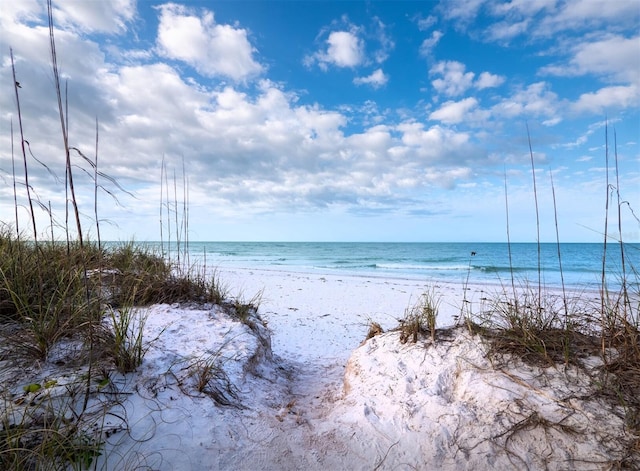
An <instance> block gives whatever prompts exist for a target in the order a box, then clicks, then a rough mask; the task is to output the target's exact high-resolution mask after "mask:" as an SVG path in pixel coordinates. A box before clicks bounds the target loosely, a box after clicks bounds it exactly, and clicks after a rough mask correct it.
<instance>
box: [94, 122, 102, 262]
mask: <svg viewBox="0 0 640 471" xmlns="http://www.w3.org/2000/svg"><path fill="white" fill-rule="evenodd" d="M95 163H96V165H95V167H94V172H93V212H94V215H95V218H96V237H97V238H98V251H101V249H102V240H101V238H100V219H99V218H98V118H97V117H96V160H95Z"/></svg>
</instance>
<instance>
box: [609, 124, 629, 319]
mask: <svg viewBox="0 0 640 471" xmlns="http://www.w3.org/2000/svg"><path fill="white" fill-rule="evenodd" d="M613 151H614V160H615V164H616V197H617V199H618V242H619V244H620V263H621V265H622V305H623V308H622V309H623V313H622V314H623V318H624V320H625V321H628V315H627V314H628V312H629V310H630V303H631V301H630V299H629V291H628V289H627V270H626V263H625V253H624V242H623V240H622V209H621V208H622V203H623V202H622V201H621V199H620V169H619V167H618V139H617V135H616V129H615V127H614V128H613Z"/></svg>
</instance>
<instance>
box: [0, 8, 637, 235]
mask: <svg viewBox="0 0 640 471" xmlns="http://www.w3.org/2000/svg"><path fill="white" fill-rule="evenodd" d="M53 11H54V23H55V37H56V47H57V55H58V64H59V67H60V73H61V77H62V79H63V83H65V84H66V85H67V86H68V108H69V112H68V119H69V139H70V145H71V146H74V147H76V148H78V149H80V150H81V151H82V152H83V153H84V154H85V155H87V156H91V157H92V158H93V156H94V155H95V141H96V136H95V128H96V119H97V120H98V129H99V151H98V156H99V163H98V165H99V168H100V170H101V171H102V172H104V173H105V174H107V175H109V176H111V177H113V178H114V179H117V181H118V182H119V184H120V185H121V186H122V187H123V188H125V189H126V190H127V191H128V192H123V191H122V190H121V189H119V188H118V187H117V186H115V185H114V184H113V183H112V182H111V181H109V180H107V179H104V178H103V179H101V180H100V181H99V183H100V184H101V185H102V186H103V187H104V189H105V190H108V193H107V192H106V191H100V192H99V194H98V210H99V211H98V212H99V217H100V219H101V223H100V229H101V234H102V238H103V239H112V240H114V239H115V240H129V239H131V238H135V239H136V240H158V239H159V238H160V224H161V219H162V224H163V228H162V229H163V231H164V237H166V234H167V231H168V230H169V227H168V226H169V224H170V223H169V219H171V220H172V221H173V222H172V224H173V229H171V230H172V231H175V226H176V225H175V216H173V215H172V213H171V211H172V210H174V209H175V206H177V207H178V208H179V211H178V213H179V214H178V224H179V225H180V224H183V220H187V219H188V226H189V237H190V239H191V240H267V241H268V240H284V241H290V240H317V241H331V240H338V241H341V240H353V241H504V240H506V237H507V223H506V221H507V210H506V209H507V206H508V216H509V233H510V237H511V240H513V241H535V240H536V238H537V229H536V208H535V204H534V192H533V176H532V170H531V157H530V153H529V144H528V138H527V127H528V129H529V132H530V137H531V145H532V148H533V157H534V159H533V160H534V166H535V169H536V170H535V176H536V178H535V181H536V188H537V196H538V204H539V212H540V239H541V240H543V241H555V239H556V226H555V217H554V198H553V194H554V192H555V207H556V211H557V217H558V221H559V223H558V232H559V234H560V238H561V240H563V241H566V242H582V241H601V240H602V233H603V232H604V220H605V205H606V195H607V180H606V178H607V168H606V152H605V129H606V127H605V123H608V135H609V148H610V161H609V172H608V173H609V179H610V184H611V186H610V189H611V192H610V194H611V195H612V196H613V197H614V200H613V201H612V203H611V208H612V211H611V215H610V217H609V221H610V224H611V227H610V232H611V233H614V232H616V233H617V228H618V223H617V207H618V205H617V193H616V191H615V190H616V189H618V188H619V190H620V198H621V201H622V202H623V203H622V204H621V214H622V228H623V230H622V232H623V233H622V237H623V239H624V240H627V241H640V222H639V221H638V219H637V217H636V215H640V144H639V142H638V139H639V138H640V29H639V25H640V3H638V2H637V1H636V0H628V1H627V0H616V1H608V0H572V1H562V0H512V1H497V0H464V1H462V0H442V1H423V2H421V1H406V2H403V1H393V2H391V1H388V2H386V1H369V2H364V1H363V2H361V1H336V2H330V1H244V0H239V1H221V2H216V1H210V2H204V1H201V2H176V3H163V2H155V1H140V2H135V1H133V0H113V1H104V2H98V1H74V0H67V1H64V2H55V1H54V2H53ZM0 31H1V32H0V35H1V36H0V45H1V48H0V55H1V57H2V64H1V67H0V87H1V92H0V179H2V181H3V184H2V186H1V187H0V198H1V199H0V219H1V220H2V221H4V222H8V223H10V224H14V225H15V214H14V192H13V184H12V182H13V177H12V175H13V172H14V166H15V173H16V178H17V182H18V183H17V187H16V188H17V199H18V205H19V227H20V228H21V229H23V230H25V231H27V232H28V230H27V228H28V227H29V224H28V214H29V213H28V211H27V209H26V208H27V200H26V194H25V193H26V191H25V185H24V176H23V174H24V171H23V164H22V155H21V152H20V147H19V142H20V137H19V134H18V133H17V112H16V99H15V91H14V88H13V79H12V71H11V61H10V57H9V48H12V49H13V54H14V59H15V68H16V74H17V79H18V81H19V82H20V84H21V88H20V89H19V93H20V95H19V97H20V106H21V109H22V118H23V128H24V133H25V135H24V138H25V139H26V140H27V141H28V142H29V145H30V149H31V152H32V153H33V157H35V158H37V159H39V160H40V161H42V162H44V163H46V164H47V165H48V166H49V167H50V169H51V170H52V171H53V172H54V173H55V174H56V176H57V179H56V178H55V177H54V176H52V175H51V174H50V173H49V172H47V171H46V170H45V169H44V168H43V167H42V166H40V165H39V164H38V163H37V162H36V161H35V160H34V158H33V157H32V156H28V164H29V178H30V185H31V187H32V189H33V196H34V198H38V201H39V202H40V203H41V205H38V204H36V216H37V222H38V231H39V232H42V233H43V234H44V233H49V231H50V226H51V222H50V221H51V218H50V217H49V215H48V214H47V212H46V211H45V210H44V209H42V206H44V207H48V206H49V205H51V208H52V212H53V216H54V217H53V221H54V224H53V225H54V232H55V233H56V234H61V233H62V232H61V231H62V228H63V227H64V219H65V216H64V214H65V210H64V207H65V192H64V185H63V184H62V183H60V181H61V180H63V179H64V152H63V145H62V137H61V132H60V119H59V116H58V112H57V99H56V95H55V90H54V87H53V78H52V72H51V65H50V55H49V49H48V24H47V17H46V3H43V2H41V1H36V0H25V1H21V2H14V1H8V0H0ZM12 123H13V126H14V156H15V158H18V159H19V160H17V161H15V160H14V161H12V151H11V149H12V147H11V131H10V130H11V125H12ZM614 132H615V138H616V141H617V146H615V150H617V155H618V159H617V164H618V181H616V176H615V163H616V162H615V159H614V158H613V157H614ZM72 158H73V162H74V173H75V175H76V178H75V180H76V189H77V197H78V200H79V205H80V211H81V213H82V217H83V225H84V227H85V231H86V232H89V233H90V234H92V236H93V237H95V234H96V230H95V221H94V216H93V210H94V189H93V183H92V180H91V178H90V177H89V176H88V175H87V172H83V171H82V169H84V170H86V171H88V172H89V173H90V172H92V169H91V168H90V166H89V165H88V164H87V163H86V162H84V161H83V160H82V158H80V157H79V156H78V154H77V153H75V152H74V153H73V155H72ZM163 159H164V162H165V166H166V169H167V172H168V175H169V180H170V182H169V189H170V192H171V197H170V203H169V205H168V206H169V208H168V209H169V210H170V213H169V214H170V216H169V217H167V216H166V210H167V203H166V201H165V203H164V205H163V206H162V208H163V216H162V218H161V217H160V214H159V213H160V208H161V193H163V194H164V198H165V199H166V195H167V188H166V187H165V188H163V189H162V188H161V186H163V185H162V184H161V162H162V161H163ZM15 162H18V164H15ZM183 168H184V170H185V172H184V174H185V176H184V177H183ZM174 175H176V178H175V186H174V177H173V176H174ZM185 182H186V183H185ZM552 182H553V186H552ZM505 186H506V192H505ZM174 188H175V189H174ZM505 193H506V195H507V196H506V198H505ZM110 194H113V195H114V196H115V197H116V198H117V201H116V199H114V198H113V197H112V196H111V195H110ZM185 195H188V196H185ZM185 200H188V202H187V201H185ZM176 202H177V203H178V204H177V205H176V204H175V203H176ZM183 203H187V204H183ZM185 206H186V207H188V217H185V212H184V208H185ZM633 211H635V214H634V213H633Z"/></svg>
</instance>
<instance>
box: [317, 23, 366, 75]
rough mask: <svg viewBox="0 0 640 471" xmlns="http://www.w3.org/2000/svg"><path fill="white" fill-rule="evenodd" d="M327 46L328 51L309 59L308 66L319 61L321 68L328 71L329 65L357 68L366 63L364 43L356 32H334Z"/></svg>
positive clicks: (327, 41) (320, 52)
mask: <svg viewBox="0 0 640 471" xmlns="http://www.w3.org/2000/svg"><path fill="white" fill-rule="evenodd" d="M326 44H327V48H326V50H324V51H318V52H316V53H315V54H314V55H313V56H311V57H310V58H307V63H308V64H311V63H313V62H314V61H317V62H318V65H319V66H320V68H322V69H323V70H326V69H327V66H328V65H335V66H336V67H356V66H358V65H360V64H362V62H363V61H364V41H363V40H362V39H360V38H359V37H358V35H357V34H356V33H355V32H352V31H332V32H331V33H329V37H328V38H327V40H326Z"/></svg>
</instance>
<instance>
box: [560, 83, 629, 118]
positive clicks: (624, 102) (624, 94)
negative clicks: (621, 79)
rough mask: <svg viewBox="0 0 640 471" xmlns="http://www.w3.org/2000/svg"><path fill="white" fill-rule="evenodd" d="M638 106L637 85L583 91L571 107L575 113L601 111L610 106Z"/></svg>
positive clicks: (608, 108) (610, 107)
mask: <svg viewBox="0 0 640 471" xmlns="http://www.w3.org/2000/svg"><path fill="white" fill-rule="evenodd" d="M638 106H640V91H639V89H638V86H637V85H635V84H633V85H628V86H611V87H603V88H601V89H599V90H596V91H595V92H589V93H583V94H582V95H580V97H579V98H578V100H577V101H576V102H575V103H573V104H572V106H571V108H572V110H573V111H575V112H577V113H581V112H590V113H603V112H606V111H607V110H610V109H612V108H614V109H615V108H629V107H638Z"/></svg>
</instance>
